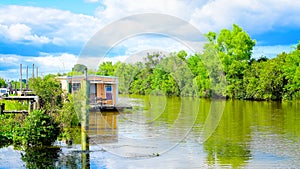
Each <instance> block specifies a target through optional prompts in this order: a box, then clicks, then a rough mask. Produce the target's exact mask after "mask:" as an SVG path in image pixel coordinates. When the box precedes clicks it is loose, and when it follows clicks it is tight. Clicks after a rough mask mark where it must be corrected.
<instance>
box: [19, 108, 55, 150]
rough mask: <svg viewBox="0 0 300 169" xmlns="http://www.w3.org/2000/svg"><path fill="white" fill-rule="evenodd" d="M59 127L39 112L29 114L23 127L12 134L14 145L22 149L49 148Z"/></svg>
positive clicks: (50, 118) (49, 117)
mask: <svg viewBox="0 0 300 169" xmlns="http://www.w3.org/2000/svg"><path fill="white" fill-rule="evenodd" d="M59 131H60V129H59V126H58V124H57V123H56V122H55V121H54V120H53V119H52V117H51V116H49V115H47V114H46V113H44V111H41V110H35V111H33V112H31V113H30V114H29V115H28V116H27V117H26V118H25V120H24V123H23V125H22V126H21V127H20V128H17V131H15V132H14V137H13V140H14V145H15V146H16V147H18V146H23V147H24V148H28V147H33V146H50V145H52V144H53V143H54V142H55V140H56V138H57V136H58V135H59Z"/></svg>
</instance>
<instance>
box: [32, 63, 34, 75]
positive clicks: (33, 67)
mask: <svg viewBox="0 0 300 169" xmlns="http://www.w3.org/2000/svg"><path fill="white" fill-rule="evenodd" d="M32 78H34V63H33V64H32Z"/></svg>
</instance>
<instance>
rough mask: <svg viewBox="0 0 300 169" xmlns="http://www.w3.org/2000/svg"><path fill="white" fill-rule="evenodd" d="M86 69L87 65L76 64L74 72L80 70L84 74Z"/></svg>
mask: <svg viewBox="0 0 300 169" xmlns="http://www.w3.org/2000/svg"><path fill="white" fill-rule="evenodd" d="M85 69H87V67H86V66H85V65H82V64H76V65H74V67H73V68H72V72H79V73H81V74H83V73H84V70H85Z"/></svg>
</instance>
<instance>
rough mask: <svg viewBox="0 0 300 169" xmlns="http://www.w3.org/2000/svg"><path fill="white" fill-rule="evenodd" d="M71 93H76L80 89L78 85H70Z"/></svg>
mask: <svg viewBox="0 0 300 169" xmlns="http://www.w3.org/2000/svg"><path fill="white" fill-rule="evenodd" d="M71 85H72V92H77V91H78V90H79V89H80V83H72V84H71Z"/></svg>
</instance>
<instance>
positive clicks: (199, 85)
mask: <svg viewBox="0 0 300 169" xmlns="http://www.w3.org/2000/svg"><path fill="white" fill-rule="evenodd" d="M206 37H207V39H208V43H207V44H206V45H205V46H204V51H203V52H202V53H195V54H193V55H190V56H187V54H186V52H185V51H180V52H178V53H171V54H170V55H169V56H167V57H166V56H163V55H162V54H161V53H159V52H157V53H152V54H148V55H147V56H146V57H144V61H143V62H137V63H122V62H117V63H116V64H112V63H111V62H104V63H102V64H101V65H100V67H99V70H98V71H97V74H99V75H110V76H111V75H114V76H117V77H119V92H120V93H133V94H150V93H152V94H164V95H175V96H179V95H184V96H197V97H226V98H234V99H249V100H292V99H300V66H299V64H300V50H299V49H300V44H299V45H298V46H297V48H295V49H294V50H293V51H292V52H290V53H281V54H278V56H277V57H275V58H271V59H268V58H267V57H266V56H262V57H261V58H258V59H254V58H252V49H253V47H254V45H255V43H256V42H255V40H252V39H251V38H250V36H249V35H248V34H247V33H246V32H245V31H244V30H242V28H240V27H239V26H238V25H233V28H232V30H229V29H223V30H221V31H220V32H219V33H215V32H209V33H208V34H207V35H206ZM141 57H143V56H141Z"/></svg>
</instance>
